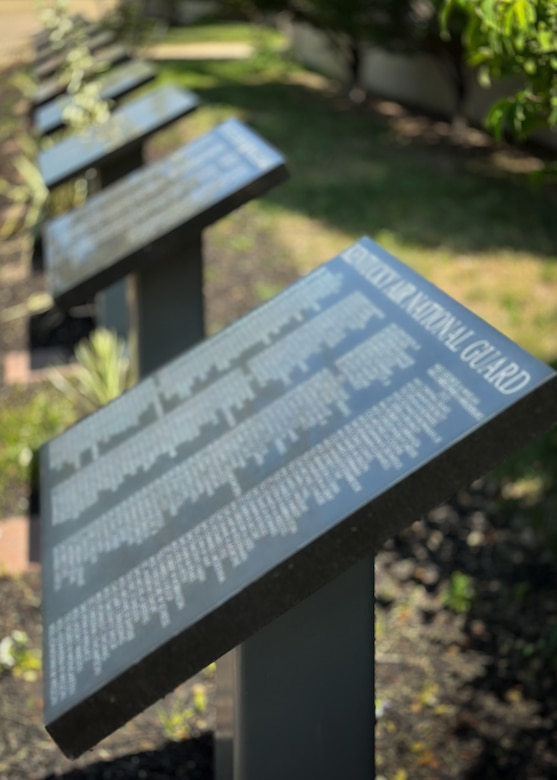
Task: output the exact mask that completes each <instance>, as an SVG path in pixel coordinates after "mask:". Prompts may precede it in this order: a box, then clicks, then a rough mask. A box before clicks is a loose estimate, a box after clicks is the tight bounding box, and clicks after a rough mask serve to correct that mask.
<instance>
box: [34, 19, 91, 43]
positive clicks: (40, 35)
mask: <svg viewBox="0 0 557 780" xmlns="http://www.w3.org/2000/svg"><path fill="white" fill-rule="evenodd" d="M70 19H71V20H72V22H73V23H74V24H75V25H77V26H79V27H83V28H85V29H86V30H89V28H94V29H97V28H98V24H96V23H95V22H89V21H87V20H86V19H85V18H84V17H83V16H81V14H72V15H71V16H70ZM51 35H52V30H49V29H47V28H45V29H42V30H39V32H37V33H35V34H34V35H33V41H34V43H35V48H36V49H37V50H39V51H42V50H43V49H50V48H51V46H52V41H51Z"/></svg>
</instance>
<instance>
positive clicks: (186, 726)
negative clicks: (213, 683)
mask: <svg viewBox="0 0 557 780" xmlns="http://www.w3.org/2000/svg"><path fill="white" fill-rule="evenodd" d="M206 710H207V692H206V689H205V686H204V685H203V684H201V683H198V684H196V685H194V686H193V687H192V703H191V705H190V706H187V707H183V706H182V705H181V704H180V703H177V704H175V705H174V706H173V708H172V709H171V710H170V712H166V711H165V710H164V709H163V708H162V707H160V708H159V710H158V715H159V719H160V721H161V724H162V727H163V728H164V730H165V733H166V735H167V737H168V739H172V740H180V739H187V738H188V737H190V736H191V734H192V732H193V731H197V730H201V729H204V728H206V722H205V719H204V717H203V716H204V714H205V711H206Z"/></svg>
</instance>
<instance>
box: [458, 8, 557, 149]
mask: <svg viewBox="0 0 557 780" xmlns="http://www.w3.org/2000/svg"><path fill="white" fill-rule="evenodd" d="M455 11H457V12H458V13H460V14H462V13H464V14H465V15H466V18H467V23H466V27H465V34H464V43H465V46H466V52H467V57H468V61H469V62H470V64H471V65H473V66H475V67H477V68H478V69H479V75H480V79H481V81H482V82H483V83H484V84H486V85H488V84H490V83H491V81H492V80H493V79H500V78H502V77H505V76H518V77H519V78H520V81H521V83H522V86H520V88H519V89H518V90H516V91H515V92H514V94H512V95H510V96H508V97H505V98H502V99H501V100H497V101H496V102H495V103H494V104H493V106H492V107H491V109H490V110H489V113H488V115H487V119H486V123H487V126H488V128H489V129H490V130H491V131H492V132H493V133H494V134H495V135H496V136H497V137H501V136H502V134H503V133H504V132H505V131H511V132H512V133H514V134H515V135H516V137H517V138H519V139H521V140H522V139H524V138H526V137H528V136H529V135H530V134H531V133H532V132H533V130H535V129H536V128H538V127H550V128H555V127H556V126H557V3H556V2H555V0H445V7H444V9H443V20H444V22H445V23H446V22H447V20H448V19H450V18H451V16H452V14H453V13H454V12H455Z"/></svg>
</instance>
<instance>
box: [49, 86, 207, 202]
mask: <svg viewBox="0 0 557 780" xmlns="http://www.w3.org/2000/svg"><path fill="white" fill-rule="evenodd" d="M198 104H199V98H198V97H197V95H195V94H194V93H193V92H189V91H188V90H184V89H179V88H178V87H174V86H172V85H170V84H169V85H167V86H164V87H159V88H157V89H154V90H152V91H151V92H148V93H147V94H146V95H143V96H142V97H140V98H137V99H136V100H133V101H131V102H130V103H127V104H126V105H125V106H122V107H121V108H119V109H118V110H117V111H114V113H113V114H111V116H110V117H109V119H107V121H106V122H104V123H103V124H100V125H94V126H92V127H89V128H87V130H85V131H84V132H82V133H79V134H76V135H72V136H70V137H69V138H65V139H64V140H63V141H60V142H59V143H57V144H56V145H55V146H51V147H50V148H49V149H45V151H43V152H40V154H39V156H38V166H39V170H40V172H41V175H42V177H43V179H44V182H45V184H46V186H47V187H49V188H50V187H55V186H57V185H58V184H62V182H64V181H67V180H68V179H71V178H73V177H74V176H78V175H79V174H80V173H83V172H84V171H86V170H87V169H88V168H91V167H94V166H95V165H99V164H101V163H104V164H106V163H108V162H109V161H110V159H111V158H115V157H118V156H121V155H123V154H125V152H126V150H128V149H129V148H130V147H137V146H138V145H139V144H141V143H142V142H143V141H144V140H145V139H146V138H148V136H150V135H152V134H153V133H155V132H156V131H157V130H161V129H162V128H164V127H166V126H167V125H169V124H171V123H172V122H174V121H175V120H176V119H179V118H180V117H182V116H185V115H186V114H189V113H190V112H191V111H193V110H194V109H195V108H197V106H198ZM121 205H122V206H124V205H125V204H121Z"/></svg>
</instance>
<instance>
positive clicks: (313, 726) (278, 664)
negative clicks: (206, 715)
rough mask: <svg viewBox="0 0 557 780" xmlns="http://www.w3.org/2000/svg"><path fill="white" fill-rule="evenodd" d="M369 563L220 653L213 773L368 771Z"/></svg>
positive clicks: (236, 778) (251, 776)
mask: <svg viewBox="0 0 557 780" xmlns="http://www.w3.org/2000/svg"><path fill="white" fill-rule="evenodd" d="M373 565H374V564H373V560H369V559H368V560H365V561H363V562H362V563H359V564H357V565H356V566H355V567H353V568H352V569H350V570H349V571H348V572H346V573H345V574H343V575H342V576H340V577H338V578H337V579H336V580H334V581H333V582H332V583H330V584H329V585H326V586H325V587H324V588H322V589H321V590H320V591H318V592H317V593H315V594H313V595H312V596H310V597H309V598H308V599H306V600H305V601H303V602H302V603H301V604H299V605H298V606H296V607H294V609H292V610H290V611H289V612H287V613H286V614H285V615H283V616H282V617H280V618H279V619H278V620H276V621H275V622H273V623H271V624H270V625H269V626H267V627H265V628H264V629H263V630H262V631H260V632H259V633H257V634H255V635H254V636H253V637H251V638H250V639H249V640H248V641H247V642H244V643H243V644H242V645H240V646H239V647H237V648H236V649H235V650H233V651H232V652H230V653H228V654H227V655H226V656H224V657H223V658H222V659H220V660H219V661H218V663H217V745H216V772H215V779H216V780H261V779H262V778H264V780H285V778H288V780H313V778H316V779H317V778H318V779H319V780H339V778H350V780H372V778H373V777H374V730H375V688H374V592H373V587H374V568H373Z"/></svg>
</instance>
